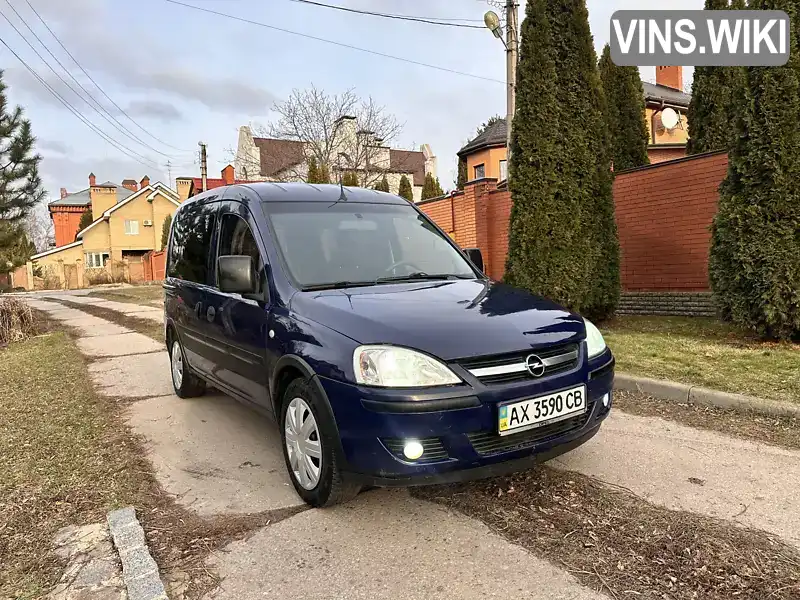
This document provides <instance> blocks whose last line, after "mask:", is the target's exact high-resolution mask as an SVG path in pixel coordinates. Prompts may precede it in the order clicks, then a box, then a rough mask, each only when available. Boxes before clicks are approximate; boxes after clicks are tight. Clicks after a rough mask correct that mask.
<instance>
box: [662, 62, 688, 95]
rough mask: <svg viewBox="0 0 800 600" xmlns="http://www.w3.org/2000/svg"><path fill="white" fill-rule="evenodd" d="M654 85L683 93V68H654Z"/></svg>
mask: <svg viewBox="0 0 800 600" xmlns="http://www.w3.org/2000/svg"><path fill="white" fill-rule="evenodd" d="M656 83H657V84H658V85H663V86H666V87H668V88H672V89H674V90H680V91H683V67H656Z"/></svg>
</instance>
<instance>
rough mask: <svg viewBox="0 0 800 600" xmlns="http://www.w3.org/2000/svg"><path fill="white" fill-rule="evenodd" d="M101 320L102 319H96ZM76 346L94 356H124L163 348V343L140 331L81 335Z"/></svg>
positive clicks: (86, 353) (87, 354) (84, 352)
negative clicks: (89, 335)
mask: <svg viewBox="0 0 800 600" xmlns="http://www.w3.org/2000/svg"><path fill="white" fill-rule="evenodd" d="M98 320H100V321H102V319H98ZM78 348H79V349H80V351H81V352H82V353H83V354H84V355H86V356H91V357H94V358H98V357H108V356H125V355H128V354H145V353H147V352H159V351H162V350H164V344H159V343H158V342H156V341H155V340H154V339H152V338H150V337H147V336H146V335H142V334H141V333H133V332H131V333H120V334H116V335H104V336H94V337H83V338H81V339H79V340H78Z"/></svg>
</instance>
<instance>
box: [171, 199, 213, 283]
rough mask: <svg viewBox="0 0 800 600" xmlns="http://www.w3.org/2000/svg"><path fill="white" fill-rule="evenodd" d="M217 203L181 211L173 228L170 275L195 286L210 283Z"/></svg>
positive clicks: (191, 205) (194, 205)
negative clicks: (209, 275) (191, 282)
mask: <svg viewBox="0 0 800 600" xmlns="http://www.w3.org/2000/svg"><path fill="white" fill-rule="evenodd" d="M216 210H217V204H216V203H205V204H190V205H188V206H186V207H184V208H182V209H181V210H179V211H178V214H177V216H176V217H175V222H174V224H173V226H172V243H171V246H170V254H169V267H168V275H169V276H170V277H177V278H178V279H183V280H185V281H193V282H195V283H208V280H209V277H208V274H209V268H210V265H212V264H213V263H212V260H213V258H212V255H213V252H212V248H211V239H212V236H213V234H214V225H215V224H216Z"/></svg>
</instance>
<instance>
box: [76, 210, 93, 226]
mask: <svg viewBox="0 0 800 600" xmlns="http://www.w3.org/2000/svg"><path fill="white" fill-rule="evenodd" d="M93 221H94V216H93V215H92V207H91V206H90V207H89V208H87V209H86V210H85V211H83V214H82V215H81V219H80V221H78V231H83V230H84V229H86V228H87V227H88V226H89V225H91V224H92V222H93Z"/></svg>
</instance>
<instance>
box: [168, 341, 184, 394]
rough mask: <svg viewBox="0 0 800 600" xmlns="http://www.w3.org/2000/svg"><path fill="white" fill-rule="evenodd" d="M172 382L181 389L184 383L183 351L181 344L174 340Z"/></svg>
mask: <svg viewBox="0 0 800 600" xmlns="http://www.w3.org/2000/svg"><path fill="white" fill-rule="evenodd" d="M171 362H172V383H173V385H174V386H175V389H176V390H179V389H181V385H182V384H183V353H182V352H181V345H180V344H179V343H178V342H177V341H174V342H172V361H171Z"/></svg>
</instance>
